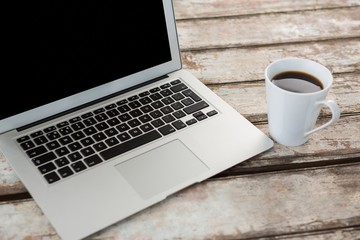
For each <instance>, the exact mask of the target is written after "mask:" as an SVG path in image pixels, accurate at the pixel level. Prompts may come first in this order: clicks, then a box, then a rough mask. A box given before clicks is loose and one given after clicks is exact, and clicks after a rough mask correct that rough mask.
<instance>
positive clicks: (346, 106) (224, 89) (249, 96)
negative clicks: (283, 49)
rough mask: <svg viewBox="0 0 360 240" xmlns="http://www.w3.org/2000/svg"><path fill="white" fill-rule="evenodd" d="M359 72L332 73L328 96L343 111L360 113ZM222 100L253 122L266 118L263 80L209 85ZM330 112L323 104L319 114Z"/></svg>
mask: <svg viewBox="0 0 360 240" xmlns="http://www.w3.org/2000/svg"><path fill="white" fill-rule="evenodd" d="M359 76H360V74H359V73H347V74H336V75H334V83H333V86H332V88H331V89H330V91H329V93H328V96H327V99H332V100H334V101H336V102H337V103H338V104H339V106H340V108H341V111H342V115H352V114H359V113H360V77H359ZM209 88H210V89H211V90H212V91H214V92H215V93H216V94H217V95H218V96H220V97H221V98H222V99H223V100H225V101H226V102H227V103H229V104H230V105H231V106H232V107H233V108H235V110H237V111H238V112H239V113H241V114H242V115H243V116H245V117H246V118H247V119H248V120H250V121H251V122H253V123H258V122H265V121H267V115H266V112H267V110H266V106H267V105H266V93H265V81H264V80H261V81H256V82H255V81H254V82H251V83H246V84H244V83H233V84H221V85H220V84H218V85H209ZM330 115H331V113H330V111H329V110H328V109H327V108H324V111H323V112H322V117H330Z"/></svg>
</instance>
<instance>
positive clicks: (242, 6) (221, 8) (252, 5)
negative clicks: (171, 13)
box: [174, 0, 360, 19]
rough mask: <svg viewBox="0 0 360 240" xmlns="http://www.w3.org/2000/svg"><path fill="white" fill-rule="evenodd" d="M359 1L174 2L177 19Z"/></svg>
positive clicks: (356, 0) (358, 1)
mask: <svg viewBox="0 0 360 240" xmlns="http://www.w3.org/2000/svg"><path fill="white" fill-rule="evenodd" d="M359 5H360V0H347V1H333V0H307V1H301V0H296V1H286V0H266V1H264V0H252V1H239V0H202V1H184V0H174V9H175V14H176V18H177V19H189V18H215V17H223V16H239V15H254V14H263V13H279V12H280V13H281V12H293V11H304V10H317V9H323V8H325V9H329V8H343V7H350V6H359Z"/></svg>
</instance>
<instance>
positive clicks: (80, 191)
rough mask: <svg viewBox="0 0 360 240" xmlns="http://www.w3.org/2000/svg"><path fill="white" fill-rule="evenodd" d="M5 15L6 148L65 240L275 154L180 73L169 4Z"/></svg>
mask: <svg viewBox="0 0 360 240" xmlns="http://www.w3.org/2000/svg"><path fill="white" fill-rule="evenodd" d="M5 5H6V6H5ZM5 5H4V6H3V8H4V9H6V11H4V12H5V13H4V14H5V15H6V16H5V17H6V18H7V19H8V21H7V24H6V26H5V27H4V30H3V36H6V37H4V38H6V39H4V40H5V44H4V43H3V46H6V47H5V48H4V50H3V52H2V55H3V59H6V62H5V63H3V64H5V66H3V71H5V74H4V75H3V76H6V79H3V80H4V81H5V80H6V84H4V86H6V88H4V87H3V90H5V89H6V92H8V94H5V93H4V91H3V93H2V94H1V95H0V98H1V101H0V102H1V111H0V149H1V151H2V153H3V154H4V156H5V158H6V159H7V161H8V162H9V164H10V165H11V167H12V168H13V170H14V171H15V173H16V174H17V176H18V177H19V179H20V180H21V181H22V183H23V184H24V185H25V187H26V188H27V190H28V191H29V193H30V194H31V196H32V197H33V199H34V200H35V202H36V203H37V204H38V206H39V207H40V208H41V210H42V211H43V213H44V214H45V216H46V217H47V218H48V219H49V221H50V223H51V224H52V226H53V227H54V228H55V230H56V231H57V233H58V234H59V236H60V237H61V238H62V239H64V240H75V239H83V238H86V237H88V236H90V235H92V234H94V233H96V232H98V231H99V230H102V229H104V228H106V227H108V226H110V225H112V224H114V223H116V222H118V221H120V220H122V219H125V218H127V217H129V216H131V215H133V214H135V213H137V212H139V211H141V210H143V209H146V208H147V207H149V206H151V205H154V204H156V203H158V202H160V201H162V200H164V199H165V198H166V197H168V196H169V195H171V194H173V193H175V192H178V191H180V190H182V189H184V188H187V187H189V186H191V185H193V184H196V183H199V182H201V181H204V180H205V179H208V178H209V177H211V176H214V175H215V174H218V173H219V172H221V171H224V170H226V169H228V168H230V167H232V166H234V165H237V164H239V163H241V162H243V161H245V160H247V159H249V158H251V157H253V156H255V155H257V154H259V153H261V152H264V151H266V150H268V149H269V148H271V147H272V146H273V141H272V140H271V139H270V138H268V137H267V136H266V134H264V133H263V132H262V131H260V130H259V129H258V128H256V127H255V126H254V125H253V124H252V123H250V122H249V121H248V120H247V119H245V118H244V117H243V116H242V115H241V114H239V113H238V112H237V111H235V110H234V109H233V108H232V107H231V106H229V104H227V103H226V102H225V101H223V100H222V99H221V98H220V97H219V96H217V95H216V94H215V93H214V92H212V91H211V90H210V89H209V88H208V87H207V86H205V85H204V84H203V83H202V82H201V81H200V80H198V79H197V78H196V77H195V76H194V75H193V74H192V73H190V72H189V71H187V70H185V69H182V63H181V55H180V49H179V43H178V38H177V31H176V24H175V16H174V12H173V5H172V1H171V0H156V1H143V2H141V3H139V2H137V1H127V2H126V4H124V3H123V2H122V1H93V0H87V1H73V2H63V1H29V2H24V3H21V4H19V3H16V2H11V1H10V2H7V3H6V4H5ZM9 95H11V97H9Z"/></svg>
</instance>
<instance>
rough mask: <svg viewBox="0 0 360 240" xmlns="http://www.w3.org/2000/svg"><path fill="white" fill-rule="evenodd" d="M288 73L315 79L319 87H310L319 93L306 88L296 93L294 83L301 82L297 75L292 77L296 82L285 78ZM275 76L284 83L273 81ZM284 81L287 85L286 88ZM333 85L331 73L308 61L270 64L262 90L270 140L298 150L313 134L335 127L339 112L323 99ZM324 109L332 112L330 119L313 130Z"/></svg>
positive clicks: (331, 102) (289, 59)
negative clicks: (333, 125) (265, 104)
mask: <svg viewBox="0 0 360 240" xmlns="http://www.w3.org/2000/svg"><path fill="white" fill-rule="evenodd" d="M289 72H291V73H295V75H296V74H300V75H299V76H301V77H302V76H303V75H304V76H308V75H310V77H314V78H315V79H314V80H318V81H319V83H320V84H318V85H319V87H318V86H317V85H313V84H310V85H311V86H313V87H314V88H315V87H316V88H318V89H315V90H311V89H310V88H309V89H307V87H306V88H305V89H307V90H308V92H307V91H304V90H303V89H299V86H296V85H297V83H298V82H296V81H300V82H303V81H302V80H299V79H297V77H299V76H297V75H296V76H295V77H296V79H297V80H294V79H291V77H290V76H287V77H286V76H285V75H286V74H287V73H289ZM285 73H286V74H285ZM279 74H280V75H279ZM281 75H283V76H281ZM277 76H281V77H280V79H281V78H284V79H283V80H286V81H279V80H274V78H277ZM311 79H313V78H311ZM287 81H289V82H290V84H288V85H286V84H285V83H286V82H287ZM294 81H295V82H294ZM305 82H307V81H305ZM315 82H316V81H315ZM295 83H296V84H295ZM332 83H333V77H332V74H331V72H330V70H329V69H327V68H326V67H325V66H323V65H322V64H319V63H317V62H314V61H312V60H309V59H302V58H284V59H280V60H277V61H274V62H272V63H270V64H269V65H268V66H267V67H266V69H265V87H266V101H267V114H268V123H269V133H270V135H271V137H272V138H273V139H274V140H275V141H276V142H278V143H280V144H282V145H285V146H298V145H301V144H303V143H305V142H306V141H307V140H308V139H309V136H310V135H311V134H312V133H314V132H316V131H318V130H320V129H323V128H325V127H327V126H329V125H331V124H333V123H335V122H336V121H337V120H338V119H339V117H340V108H339V106H338V105H337V104H336V103H335V102H334V101H332V100H326V99H325V98H326V96H327V94H328V92H329V90H330V88H331V85H332ZM304 84H308V82H307V83H304ZM321 85H322V86H321ZM320 86H321V87H320ZM288 87H289V88H288ZM291 88H294V89H291ZM297 88H298V89H297ZM324 106H326V107H328V108H329V109H330V110H331V113H332V118H331V120H329V121H328V122H327V123H325V124H323V125H321V126H319V127H316V128H315V124H316V120H317V118H318V116H319V113H320V110H321V108H322V107H324Z"/></svg>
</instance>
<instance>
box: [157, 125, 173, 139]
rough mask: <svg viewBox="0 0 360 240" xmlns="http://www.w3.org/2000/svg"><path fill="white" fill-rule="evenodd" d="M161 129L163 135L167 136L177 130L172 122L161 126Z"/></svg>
mask: <svg viewBox="0 0 360 240" xmlns="http://www.w3.org/2000/svg"><path fill="white" fill-rule="evenodd" d="M159 131H160V132H161V134H162V135H164V136H166V135H168V134H170V133H173V132H175V131H176V130H175V128H173V127H172V126H171V125H170V124H167V125H165V126H162V127H160V128H159Z"/></svg>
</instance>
